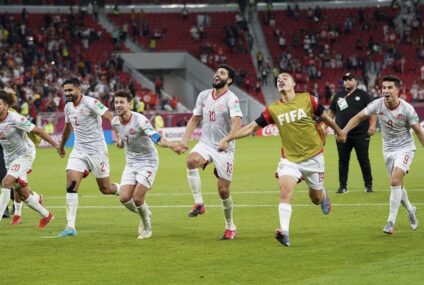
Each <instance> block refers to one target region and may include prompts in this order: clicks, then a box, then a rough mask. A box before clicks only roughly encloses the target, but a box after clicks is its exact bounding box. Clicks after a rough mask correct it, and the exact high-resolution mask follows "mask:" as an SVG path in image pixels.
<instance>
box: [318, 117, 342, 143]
mask: <svg viewBox="0 0 424 285" xmlns="http://www.w3.org/2000/svg"><path fill="white" fill-rule="evenodd" d="M320 117H321V119H322V121H323V122H324V123H325V124H326V125H327V126H329V127H330V128H332V129H333V130H334V132H335V133H336V135H337V137H336V140H337V141H339V142H345V141H346V133H344V132H343V130H342V129H341V128H340V127H339V126H338V125H337V124H336V122H335V121H334V120H333V118H332V117H330V116H329V115H328V114H327V113H326V112H323V113H322V114H321V116H320Z"/></svg>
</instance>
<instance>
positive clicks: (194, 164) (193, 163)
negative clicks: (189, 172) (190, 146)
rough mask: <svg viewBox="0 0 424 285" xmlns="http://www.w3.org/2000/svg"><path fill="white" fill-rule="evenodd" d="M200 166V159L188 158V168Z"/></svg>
mask: <svg viewBox="0 0 424 285" xmlns="http://www.w3.org/2000/svg"><path fill="white" fill-rule="evenodd" d="M197 167H198V160H197V159H195V158H187V168H188V169H193V168H197Z"/></svg>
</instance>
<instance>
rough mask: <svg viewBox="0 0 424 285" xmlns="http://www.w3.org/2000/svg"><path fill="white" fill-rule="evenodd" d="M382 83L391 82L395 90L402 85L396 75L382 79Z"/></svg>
mask: <svg viewBox="0 0 424 285" xmlns="http://www.w3.org/2000/svg"><path fill="white" fill-rule="evenodd" d="M384 81H388V82H393V83H394V84H395V86H396V87H397V88H399V87H400V85H401V84H402V80H400V78H399V77H397V76H396V75H386V76H384V77H383V80H382V82H384Z"/></svg>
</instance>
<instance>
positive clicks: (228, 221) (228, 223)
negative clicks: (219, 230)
mask: <svg viewBox="0 0 424 285" xmlns="http://www.w3.org/2000/svg"><path fill="white" fill-rule="evenodd" d="M222 208H223V209H224V217H225V228H226V229H228V230H232V231H235V230H236V225H234V221H233V199H232V198H231V196H230V197H228V198H227V199H225V200H222Z"/></svg>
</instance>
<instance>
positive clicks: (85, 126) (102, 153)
mask: <svg viewBox="0 0 424 285" xmlns="http://www.w3.org/2000/svg"><path fill="white" fill-rule="evenodd" d="M62 87H63V90H64V92H65V96H66V99H67V103H66V105H65V110H64V112H65V128H64V130H63V133H62V139H61V141H60V144H59V149H58V152H59V155H60V156H61V157H64V156H65V149H64V145H65V143H66V141H67V140H68V138H69V135H70V134H71V127H72V128H73V129H74V134H75V143H74V149H73V150H72V152H71V154H70V156H69V159H68V164H67V166H66V219H67V225H66V228H65V229H64V230H63V231H62V232H60V233H59V234H58V236H59V237H67V236H76V235H77V231H76V229H75V220H76V216H77V208H78V188H79V185H80V182H81V179H82V178H84V177H86V176H87V175H88V173H89V172H91V173H92V174H93V175H94V176H95V177H96V181H97V185H98V186H99V190H100V191H101V192H102V193H103V194H115V195H118V193H119V184H117V183H113V184H112V185H111V184H110V182H109V157H108V149H107V146H106V141H105V138H104V134H103V130H102V117H103V118H105V119H107V120H109V121H112V113H110V112H108V108H106V107H105V106H104V105H103V104H102V103H100V102H99V101H97V100H96V99H94V98H91V97H88V96H84V95H83V94H82V92H81V82H80V81H79V79H78V78H76V77H71V78H68V79H66V80H65V81H64V82H63V84H62Z"/></svg>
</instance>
